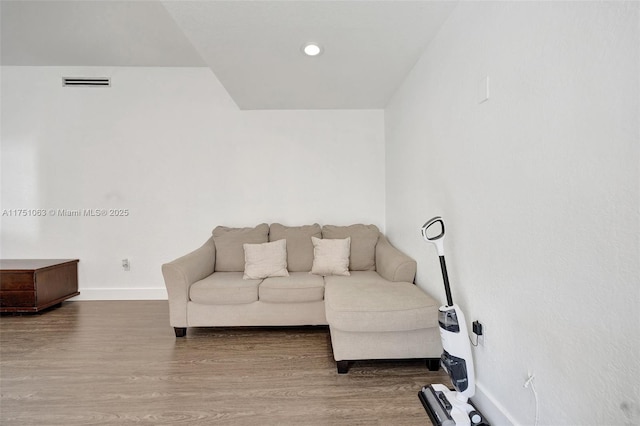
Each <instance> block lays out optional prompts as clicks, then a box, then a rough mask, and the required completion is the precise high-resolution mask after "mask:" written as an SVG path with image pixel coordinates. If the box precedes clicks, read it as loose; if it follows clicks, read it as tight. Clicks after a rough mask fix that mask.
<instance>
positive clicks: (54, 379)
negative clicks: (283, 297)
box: [0, 301, 448, 426]
mask: <svg viewBox="0 0 640 426" xmlns="http://www.w3.org/2000/svg"><path fill="white" fill-rule="evenodd" d="M168 318H169V312H168V304H167V302H166V301H95V302H90V301H81V302H65V303H64V304H63V305H62V306H61V307H59V308H57V309H53V310H49V311H46V312H44V313H41V314H36V315H20V316H2V317H1V318H0V394H1V395H0V423H1V424H2V425H51V426H55V425H65V426H69V425H98V424H100V425H109V424H114V425H115V424H117V425H122V424H148V425H182V424H184V425H210V424H215V425H255V424H261V425H391V424H393V425H428V424H430V422H429V419H428V417H427V415H426V413H425V412H424V409H423V408H422V405H421V404H420V402H419V400H418V397H417V393H418V391H419V390H420V388H421V387H422V386H423V385H425V384H428V383H447V382H448V379H447V377H446V375H444V374H443V373H442V371H440V372H430V371H428V370H427V369H426V367H425V365H424V363H423V362H420V361H368V362H365V361H362V362H357V363H355V364H354V365H352V367H351V369H350V371H349V374H347V375H338V374H337V373H336V367H335V362H334V361H333V358H332V355H331V341H330V336H329V331H328V329H327V328H326V327H298V328H196V329H189V332H188V334H187V336H186V337H185V338H178V339H176V338H175V337H174V334H173V329H172V328H171V327H170V326H169V322H168Z"/></svg>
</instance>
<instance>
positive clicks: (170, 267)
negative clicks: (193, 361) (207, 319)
mask: <svg viewBox="0 0 640 426" xmlns="http://www.w3.org/2000/svg"><path fill="white" fill-rule="evenodd" d="M215 261H216V246H215V245H214V243H213V237H212V238H209V239H208V240H207V242H206V243H204V244H203V245H202V246H201V247H199V248H198V249H196V250H194V251H192V252H191V253H189V254H186V255H184V256H182V257H179V258H178V259H176V260H174V261H172V262H169V263H165V264H164V265H162V275H163V276H164V284H165V286H166V287H167V294H168V295H169V318H170V323H171V326H172V327H187V302H188V301H189V287H190V286H191V284H193V283H195V282H196V281H199V280H201V279H203V278H205V277H208V276H209V275H211V274H213V270H214V266H215Z"/></svg>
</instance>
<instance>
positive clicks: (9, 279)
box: [0, 272, 35, 291]
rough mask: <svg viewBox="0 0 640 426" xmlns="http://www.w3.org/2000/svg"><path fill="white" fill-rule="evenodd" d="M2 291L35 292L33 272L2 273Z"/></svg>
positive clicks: (0, 278)
mask: <svg viewBox="0 0 640 426" xmlns="http://www.w3.org/2000/svg"><path fill="white" fill-rule="evenodd" d="M0 290H2V291H5V290H7V291H16V290H35V283H34V279H33V272H0Z"/></svg>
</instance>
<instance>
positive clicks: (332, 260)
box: [311, 237, 351, 276]
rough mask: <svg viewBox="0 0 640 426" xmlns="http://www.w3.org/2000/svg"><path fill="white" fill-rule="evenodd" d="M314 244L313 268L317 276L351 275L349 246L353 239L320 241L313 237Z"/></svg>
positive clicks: (313, 272)
mask: <svg viewBox="0 0 640 426" xmlns="http://www.w3.org/2000/svg"><path fill="white" fill-rule="evenodd" d="M311 242H312V243H313V266H312V267H311V273H312V274H315V275H322V276H327V275H351V274H350V273H349V246H350V245H351V238H344V239H333V240H329V239H320V238H316V237H311Z"/></svg>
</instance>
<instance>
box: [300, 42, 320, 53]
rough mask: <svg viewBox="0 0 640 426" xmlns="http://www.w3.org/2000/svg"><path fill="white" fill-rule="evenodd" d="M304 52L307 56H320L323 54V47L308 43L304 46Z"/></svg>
mask: <svg viewBox="0 0 640 426" xmlns="http://www.w3.org/2000/svg"><path fill="white" fill-rule="evenodd" d="M302 51H303V52H304V54H305V55H307V56H318V55H319V54H321V53H322V46H320V45H319V44H318V43H307V44H305V45H304V46H302Z"/></svg>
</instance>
